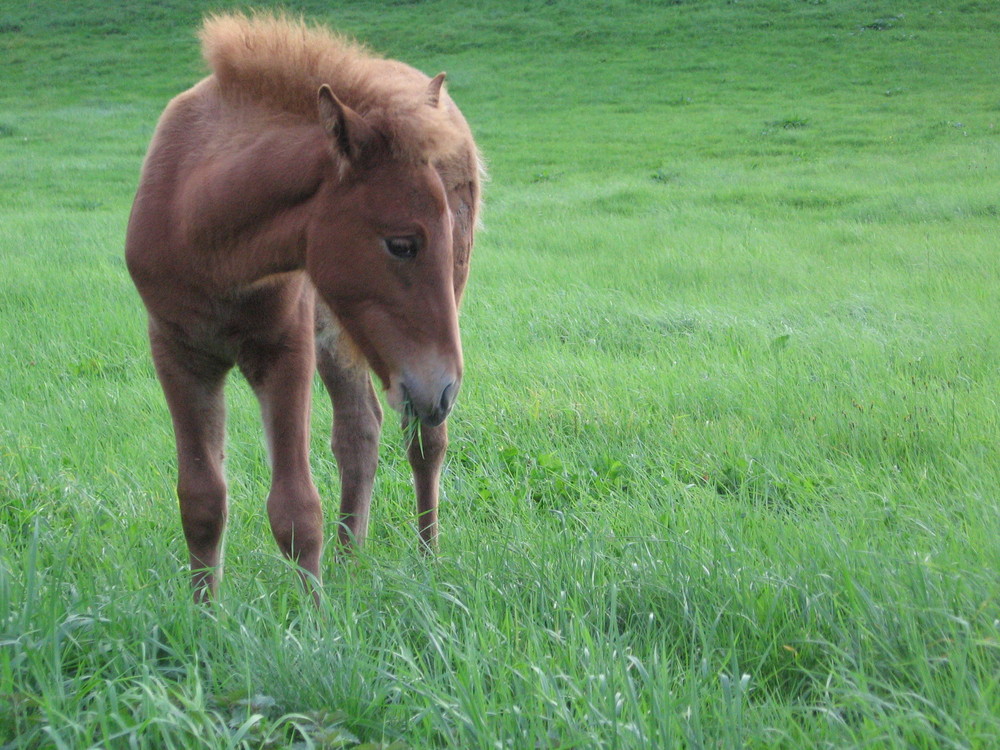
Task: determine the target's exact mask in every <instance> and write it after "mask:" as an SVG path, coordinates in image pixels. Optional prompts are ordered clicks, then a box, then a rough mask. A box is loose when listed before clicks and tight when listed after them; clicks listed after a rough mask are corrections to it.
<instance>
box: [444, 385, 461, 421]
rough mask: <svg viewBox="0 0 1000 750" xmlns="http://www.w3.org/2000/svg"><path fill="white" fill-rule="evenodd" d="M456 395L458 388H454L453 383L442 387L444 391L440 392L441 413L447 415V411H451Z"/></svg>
mask: <svg viewBox="0 0 1000 750" xmlns="http://www.w3.org/2000/svg"><path fill="white" fill-rule="evenodd" d="M457 393H458V387H457V386H456V384H455V382H454V381H452V382H450V383H448V385H446V386H445V387H444V390H443V391H441V404H440V407H441V411H442V412H443V413H444V414H447V413H448V412H449V411H451V407H452V405H453V404H454V403H455V395H456V394H457Z"/></svg>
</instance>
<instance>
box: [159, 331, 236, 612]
mask: <svg viewBox="0 0 1000 750" xmlns="http://www.w3.org/2000/svg"><path fill="white" fill-rule="evenodd" d="M149 338H150V344H151V348H152V353H153V362H154V364H155V366H156V373H157V375H158V377H159V379H160V384H161V385H162V387H163V393H164V396H165V397H166V400H167V406H168V407H169V409H170V416H171V419H172V421H173V426H174V437H175V440H176V443H177V499H178V501H179V503H180V510H181V524H182V526H183V528H184V538H185V540H186V541H187V547H188V553H189V556H190V562H191V571H192V578H191V585H192V588H193V590H194V597H195V599H196V600H197V601H203V600H205V599H207V598H209V597H211V596H213V595H214V594H215V592H216V589H217V587H218V583H219V579H220V578H221V577H222V539H223V533H224V531H225V527H226V515H227V509H226V481H225V478H224V476H223V471H222V458H223V449H224V443H225V420H226V416H225V403H224V400H223V394H222V388H223V384H224V382H225V378H226V373H227V372H228V370H229V368H230V365H229V364H227V363H226V362H224V361H222V360H219V359H216V358H213V357H211V356H208V355H205V354H203V353H200V352H198V351H196V350H194V349H192V348H190V347H188V346H186V345H185V344H183V343H182V342H180V341H177V340H175V339H173V338H171V337H170V336H168V335H167V334H166V333H165V332H164V331H163V330H162V329H161V328H160V327H159V326H158V325H157V323H156V321H155V320H154V319H153V318H150V324H149Z"/></svg>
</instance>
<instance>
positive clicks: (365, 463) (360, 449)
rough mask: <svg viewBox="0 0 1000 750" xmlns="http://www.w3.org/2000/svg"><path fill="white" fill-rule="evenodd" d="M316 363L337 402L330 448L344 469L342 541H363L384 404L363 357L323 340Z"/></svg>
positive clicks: (346, 546)
mask: <svg viewBox="0 0 1000 750" xmlns="http://www.w3.org/2000/svg"><path fill="white" fill-rule="evenodd" d="M316 355H317V359H316V364H317V369H318V370H319V374H320V377H321V378H322V379H323V383H324V385H326V390H327V391H328V392H329V394H330V400H331V401H332V402H333V439H332V441H331V448H332V449H333V455H334V456H335V457H336V459H337V469H338V470H339V472H340V531H339V534H338V536H339V539H340V547H341V549H342V550H349V549H351V548H355V547H361V546H362V545H363V544H364V542H365V537H366V536H367V535H368V513H369V510H370V508H371V503H372V488H373V487H374V484H375V470H376V468H377V467H378V442H379V435H380V434H381V431H382V406H381V405H380V404H379V401H378V396H377V395H376V394H375V389H374V388H373V387H372V382H371V377H370V376H369V374H368V368H367V367H366V366H365V365H364V363H363V362H357V363H355V362H349V361H346V357H344V355H343V353H338V351H337V350H336V349H334V350H333V351H331V350H330V348H328V347H326V346H320V347H319V348H318V349H317V352H316Z"/></svg>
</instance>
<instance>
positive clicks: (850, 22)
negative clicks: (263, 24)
mask: <svg viewBox="0 0 1000 750" xmlns="http://www.w3.org/2000/svg"><path fill="white" fill-rule="evenodd" d="M212 7H213V8H224V7H231V6H230V5H229V4H227V3H225V2H218V3H214V4H213V6H212ZM286 7H289V8H291V9H293V10H295V11H303V12H305V13H306V14H307V15H308V16H309V17H311V18H315V19H317V20H322V21H325V22H328V23H329V24H331V25H333V26H335V27H336V28H339V29H341V30H343V31H346V32H349V33H351V34H354V35H356V36H358V37H360V38H362V39H364V40H366V41H368V42H369V43H370V44H371V45H372V46H373V47H374V48H375V49H376V50H378V51H380V52H382V53H384V54H386V55H390V56H394V57H398V58H401V59H404V60H406V61H408V62H410V63H411V64H414V65H416V66H417V67H419V68H421V69H422V70H424V71H425V72H427V73H429V74H434V73H436V72H438V71H440V70H446V71H447V72H448V74H449V78H448V80H449V85H450V90H451V92H452V95H453V96H454V98H455V99H456V100H457V101H458V102H459V104H460V105H461V106H462V108H463V110H464V111H465V113H466V115H467V117H468V118H469V120H470V122H471V124H472V126H473V129H474V131H475V133H476V135H477V138H478V140H479V142H480V145H481V146H482V148H483V150H484V152H485V154H486V156H487V158H488V161H489V164H490V171H491V173H492V182H491V184H490V185H489V188H488V191H487V207H486V211H485V230H484V231H483V232H482V233H481V235H480V236H479V241H478V244H477V249H476V253H475V257H474V263H473V273H472V278H471V282H470V287H469V291H468V294H467V297H466V302H465V305H464V309H463V339H464V344H465V357H466V377H465V383H464V387H463V392H462V395H461V398H460V399H459V403H458V407H457V410H456V412H455V414H454V416H453V417H452V419H451V432H452V448H451V452H450V454H449V461H448V464H447V470H446V475H445V477H444V479H443V493H444V495H445V497H444V500H443V502H442V534H443V536H442V548H441V553H440V555H439V557H437V558H436V559H434V560H426V559H423V558H422V557H421V556H420V555H419V554H418V551H417V544H416V532H415V530H414V520H413V515H414V511H413V508H412V506H413V501H412V497H411V496H412V491H411V488H410V477H409V469H408V467H407V464H406V461H405V457H404V455H403V451H402V450H401V447H400V446H401V441H402V438H401V435H400V431H399V428H398V426H397V425H395V424H392V422H393V421H394V420H393V419H391V418H390V419H389V420H387V421H388V422H389V423H390V424H388V425H387V428H386V431H385V435H384V439H383V445H382V463H381V467H380V473H379V478H378V480H377V486H376V493H377V497H376V501H375V505H374V509H373V520H372V529H371V536H370V539H369V544H368V547H367V548H366V550H365V552H364V553H363V554H362V555H360V557H359V558H358V559H357V561H356V562H354V563H351V564H341V563H338V562H337V561H336V560H335V559H334V558H333V556H332V554H328V555H327V561H326V566H325V582H324V588H325V594H326V596H325V599H324V602H323V605H322V606H321V607H320V608H319V610H318V611H317V610H316V609H314V608H313V607H311V606H310V605H309V603H308V602H307V601H306V600H305V597H303V596H302V592H301V591H300V590H299V588H298V587H297V586H296V585H295V582H294V581H295V576H294V573H293V571H291V570H290V569H289V566H288V564H287V563H285V562H283V561H282V560H281V558H280V556H279V554H278V551H277V548H276V545H275V544H274V542H273V540H272V538H271V535H270V531H269V530H268V528H267V522H266V516H265V513H264V509H263V503H264V499H265V497H266V494H267V487H268V476H267V472H266V461H265V458H264V449H263V441H262V437H261V434H260V427H259V418H258V415H257V407H256V404H255V402H254V400H253V398H252V395H251V393H250V391H249V389H248V388H247V386H246V385H245V384H244V383H243V382H242V381H241V380H240V379H239V378H238V377H233V378H232V379H231V382H230V387H229V391H228V403H229V412H230V423H229V449H228V459H227V471H228V479H229V486H230V496H231V503H232V509H231V515H230V529H229V534H228V541H227V560H226V563H227V568H226V577H225V579H224V581H223V585H222V591H221V599H220V602H219V604H218V606H217V607H215V608H212V609H210V610H202V609H198V608H197V607H195V606H194V605H193V604H191V602H190V601H189V599H190V597H189V591H188V577H187V573H186V570H185V567H186V560H187V555H186V551H185V549H184V543H183V538H182V535H181V529H180V523H179V518H178V514H177V509H176V500H175V496H174V489H173V482H174V457H173V456H174V454H173V450H174V448H173V439H172V434H171V430H170V423H169V418H168V414H167V411H166V408H165V406H164V404H163V399H162V396H161V393H160V389H159V386H158V384H157V382H156V379H155V377H154V374H153V370H152V366H151V364H150V361H149V356H148V351H147V343H146V338H145V321H144V314H143V310H142V306H141V303H140V301H139V299H138V296H137V295H136V294H135V292H134V290H133V288H132V285H131V282H130V281H129V279H128V276H127V273H126V270H125V266H124V262H123V258H122V246H123V237H124V228H125V223H126V220H127V216H128V211H129V206H130V203H131V198H132V194H133V192H134V189H135V185H136V182H137V178H138V170H139V166H140V163H141V160H142V155H143V154H144V152H145V148H146V146H147V144H148V140H149V137H150V135H151V133H152V128H153V126H154V124H155V121H156V119H157V117H158V115H159V113H160V111H161V110H162V107H163V105H164V104H165V102H166V101H167V100H168V99H169V98H170V97H171V96H172V95H173V94H175V93H177V92H179V91H181V90H183V89H184V88H186V87H188V86H189V85H191V84H192V83H193V82H194V81H196V80H197V79H198V78H199V77H200V76H201V75H203V68H202V64H201V62H200V59H199V54H198V50H197V44H196V41H195V38H194V29H195V28H196V27H197V25H198V21H199V17H200V13H201V9H202V5H201V4H200V3H196V2H189V1H187V0H161V2H158V3H138V2H133V3H124V2H123V3H104V2H97V0H81V1H80V2H75V3H72V4H69V3H62V2H57V1H56V0H36V1H35V2H31V3H23V4H19V5H17V6H15V7H13V8H11V7H10V6H9V5H6V4H5V5H4V6H3V7H2V8H0V61H2V66H0V67H2V73H0V258H2V269H3V272H2V274H0V331H2V334H0V748H4V749H5V750H6V749H7V748H41V747H54V748H85V747H101V748H104V747H107V748H199V747H203V748H224V747H245V748H264V747H286V746H295V747H316V748H355V747H365V748H378V747H383V748H389V747H391V748H405V747H409V748H432V747H454V748H515V749H520V748H592V747H607V748H646V747H658V748H670V747H690V748H703V747H706V748H707V747H724V748H736V747H754V748H756V747H788V748H820V747H822V748H826V747H862V746H863V747H899V748H941V747H956V748H964V747H968V748H988V747H996V746H1000V680H998V675H1000V493H998V490H997V487H998V485H1000V451H998V446H1000V334H998V331H1000V304H998V297H997V294H998V289H1000V261H998V252H1000V127H998V126H1000V88H998V86H997V81H998V80H1000V57H998V55H997V48H996V39H997V36H998V34H1000V15H998V13H997V10H996V6H995V4H994V3H993V2H992V0H979V1H978V2H977V1H976V0H956V1H955V2H951V3H925V2H919V1H918V0H900V1H899V2H888V1H887V0H885V1H883V0H809V1H805V0H745V1H744V2H738V1H737V0H732V1H731V2H723V1H722V0H684V1H683V2H682V1H681V0H676V1H675V2H672V3H671V2H662V3H660V2H642V1H640V0H611V1H607V2H598V1H597V0H583V1H581V2H571V0H550V1H549V2H541V1H539V2H522V3H508V2H503V1H502V0H479V2H476V3H471V4H470V3H464V2H458V0H454V1H453V0H437V1H430V2H404V1H399V2H392V3H385V4H384V5H383V4H375V3H367V2H339V3H328V2H318V1H316V2H288V3H287V4H286ZM317 385H318V381H317ZM330 419H331V413H330V406H329V403H328V402H327V401H326V400H325V398H324V394H323V392H322V389H321V388H319V387H317V389H316V392H315V407H314V416H313V456H312V461H313V469H314V473H315V476H316V481H317V483H318V485H319V487H320V491H321V493H322V494H323V495H324V498H325V499H326V500H327V504H326V508H327V515H328V522H327V523H328V527H327V536H328V538H330V537H333V536H335V534H334V523H335V517H334V516H335V508H336V504H335V502H334V498H335V497H336V496H337V480H336V468H335V466H334V464H333V459H332V457H331V455H330V452H329V449H328V442H329V426H330Z"/></svg>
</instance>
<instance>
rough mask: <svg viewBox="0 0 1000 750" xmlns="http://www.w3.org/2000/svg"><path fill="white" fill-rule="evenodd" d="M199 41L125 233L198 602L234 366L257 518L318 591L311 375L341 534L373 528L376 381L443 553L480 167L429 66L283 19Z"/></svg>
mask: <svg viewBox="0 0 1000 750" xmlns="http://www.w3.org/2000/svg"><path fill="white" fill-rule="evenodd" d="M201 38H202V45H203V51H204V55H205V57H206V59H207V61H208V63H209V65H210V67H211V69H212V74H211V75H209V76H208V77H207V78H205V79H204V80H202V81H201V82H199V83H198V84H197V85H195V86H194V87H193V88H191V89H190V90H188V91H186V92H184V93H182V94H180V95H179V96H177V97H176V98H175V99H173V101H171V102H170V104H169V105H168V106H167V108H166V110H165V112H164V113H163V116H162V117H161V118H160V121H159V124H158V126H157V128H156V132H155V134H154V136H153V140H152V143H151V145H150V148H149V152H148V154H147V156H146V161H145V163H144V165H143V169H142V175H141V178H140V182H139V188H138V192H137V194H136V197H135V203H134V205H133V208H132V215H131V218H130V220H129V225H128V233H127V237H126V260H127V263H128V268H129V272H130V273H131V275H132V278H133V280H134V281H135V284H136V287H137V289H138V290H139V294H140V296H141V297H142V300H143V302H144V303H145V306H146V309H147V311H148V314H149V338H150V343H151V347H152V355H153V361H154V363H155V366H156V372H157V374H158V376H159V379H160V382H161V384H162V386H163V392H164V394H165V396H166V401H167V405H168V407H169V409H170V414H171V417H172V420H173V427H174V434H175V437H176V442H177V461H178V481H177V495H178V499H179V501H180V510H181V521H182V524H183V528H184V536H185V538H186V540H187V545H188V550H189V553H190V561H191V567H192V570H193V585H194V589H195V596H196V598H199V599H202V598H205V597H206V596H208V595H210V594H212V593H214V591H215V589H216V587H217V585H218V580H219V577H220V575H221V563H222V538H223V532H224V529H225V525H226V516H227V501H226V482H225V477H224V474H223V447H224V441H225V414H224V403H223V385H224V381H225V378H226V375H227V373H228V372H229V370H230V369H231V368H232V367H233V366H234V365H235V366H237V367H238V368H239V369H240V371H241V372H242V373H243V374H244V375H245V376H246V378H247V380H248V381H249V382H250V385H251V386H252V387H253V390H254V392H255V394H256V395H257V398H258V400H259V402H260V408H261V415H262V418H263V423H264V430H265V434H266V437H267V446H268V455H269V459H270V465H271V471H272V477H271V489H270V493H269V495H268V499H267V512H268V517H269V519H270V522H271V529H272V531H273V533H274V537H275V539H276V540H277V542H278V545H279V546H280V547H281V550H282V552H284V554H285V555H287V556H288V557H289V558H290V559H292V560H294V561H295V562H296V563H297V564H298V565H299V566H300V567H301V568H302V570H303V571H304V572H305V573H308V574H309V575H311V576H313V577H315V579H317V581H318V579H319V577H320V555H321V551H322V547H323V516H322V509H321V506H320V500H319V496H318V494H317V492H316V488H315V486H314V484H313V481H312V477H311V474H310V469H309V406H310V398H311V381H312V373H313V371H314V370H315V369H318V371H319V373H320V376H321V378H322V380H323V383H324V384H325V386H326V388H327V390H328V391H329V394H330V398H331V399H332V401H333V408H334V425H333V440H332V447H333V452H334V454H335V456H336V459H337V464H338V467H339V471H340V478H341V509H340V511H341V516H340V521H341V523H340V532H339V537H340V540H341V542H342V543H343V544H344V546H345V547H347V548H350V547H352V546H355V545H360V544H361V543H363V541H364V538H365V534H366V532H367V527H368V513H369V507H370V504H371V495H372V485H373V482H374V476H375V469H376V464H377V461H378V440H379V432H380V429H381V423H382V410H381V407H380V405H379V400H378V397H377V395H376V392H375V389H374V387H373V384H372V380H371V377H370V375H369V369H370V370H372V371H374V373H375V375H376V376H377V378H378V380H379V381H380V382H381V384H382V385H383V387H384V388H385V389H386V391H387V399H388V402H389V404H390V405H391V406H392V407H393V408H395V409H398V410H400V411H401V412H402V413H403V419H404V422H407V421H409V420H412V419H417V420H419V423H420V424H419V430H420V439H419V440H413V441H412V443H411V445H410V446H409V447H408V457H409V460H410V464H411V466H412V468H413V475H414V485H415V489H416V495H417V510H418V519H419V521H418V527H419V532H420V537H421V539H422V540H423V543H424V544H425V545H426V546H427V547H433V546H435V544H436V540H437V527H438V524H437V505H438V483H439V477H440V473H441V465H442V462H443V459H444V453H445V448H446V445H447V427H446V423H445V419H446V417H447V416H448V413H449V412H450V410H451V408H452V405H453V404H454V402H455V397H456V395H457V393H458V390H459V386H460V384H461V378H462V349H461V343H460V340H459V330H458V313H457V305H458V300H459V298H460V296H461V293H462V290H463V288H464V286H465V281H466V277H467V275H468V263H469V257H470V254H471V251H472V243H473V232H474V229H475V226H476V217H477V212H478V210H479V191H480V188H479V185H480V182H479V181H480V173H481V169H480V162H479V157H478V154H477V151H476V146H475V144H474V142H473V140H472V136H471V134H470V131H469V128H468V126H467V124H466V122H465V120H464V118H463V117H462V115H461V113H460V112H459V110H458V108H457V107H456V106H455V104H454V103H453V102H452V100H451V98H450V97H449V96H448V94H447V92H446V91H445V90H444V89H443V87H442V84H443V81H444V76H443V74H442V75H440V76H437V77H436V78H433V79H429V78H427V77H426V76H424V75H423V74H421V73H419V72H417V71H416V70H414V69H413V68H410V67H408V66H406V65H404V64H402V63H399V62H395V61H392V60H385V59H381V58H378V57H375V56H373V55H371V54H369V53H367V52H366V51H365V50H364V49H363V48H361V47H359V46H358V45H356V44H353V43H351V42H349V41H346V40H345V39H343V38H340V37H338V36H336V35H334V34H332V33H330V32H328V31H326V30H324V29H322V28H317V27H309V26H307V25H305V24H304V23H302V22H301V21H295V20H290V19H288V18H286V17H282V16H277V17H276V16H270V15H257V16H253V17H249V18H248V17H246V16H242V15H226V16H215V17H212V18H209V19H208V20H207V21H206V22H205V25H204V27H203V29H202V32H201Z"/></svg>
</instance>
